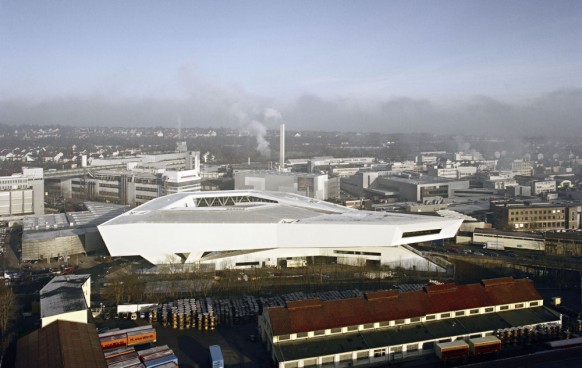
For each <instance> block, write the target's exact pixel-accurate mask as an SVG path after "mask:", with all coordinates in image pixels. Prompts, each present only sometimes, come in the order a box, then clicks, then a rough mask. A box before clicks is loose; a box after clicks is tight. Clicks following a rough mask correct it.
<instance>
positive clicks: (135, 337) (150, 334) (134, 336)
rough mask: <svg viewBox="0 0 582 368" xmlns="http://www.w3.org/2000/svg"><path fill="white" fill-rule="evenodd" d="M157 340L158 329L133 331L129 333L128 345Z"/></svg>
mask: <svg viewBox="0 0 582 368" xmlns="http://www.w3.org/2000/svg"><path fill="white" fill-rule="evenodd" d="M152 342H156V330H155V329H153V328H152V329H150V330H142V331H132V332H128V333H127V345H128V346H132V345H139V344H145V343H152Z"/></svg>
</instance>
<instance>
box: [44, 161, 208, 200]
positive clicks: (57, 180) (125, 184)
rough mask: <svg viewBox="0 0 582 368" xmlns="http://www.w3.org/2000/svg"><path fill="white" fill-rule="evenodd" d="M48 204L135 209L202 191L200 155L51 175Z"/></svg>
mask: <svg viewBox="0 0 582 368" xmlns="http://www.w3.org/2000/svg"><path fill="white" fill-rule="evenodd" d="M45 181H46V200H47V202H48V203H49V204H50V203H53V202H60V201H63V200H65V201H66V200H69V199H77V200H93V201H99V202H108V203H117V204H124V205H131V206H136V205H140V204H143V203H145V202H147V201H149V200H151V199H153V198H157V197H160V196H163V195H166V194H172V193H179V192H184V191H188V192H196V191H200V188H201V177H200V152H177V153H168V154H159V155H144V156H138V157H129V158H117V159H109V160H97V159H95V160H93V161H92V165H90V166H87V167H82V168H79V169H73V170H63V171H58V172H50V173H48V175H47V177H46V178H45Z"/></svg>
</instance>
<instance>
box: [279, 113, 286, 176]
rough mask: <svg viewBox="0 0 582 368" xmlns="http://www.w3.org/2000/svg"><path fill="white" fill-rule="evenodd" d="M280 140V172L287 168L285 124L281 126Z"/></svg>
mask: <svg viewBox="0 0 582 368" xmlns="http://www.w3.org/2000/svg"><path fill="white" fill-rule="evenodd" d="M280 128H281V132H280V138H279V139H280V140H279V171H283V169H284V168H285V124H281V127H280Z"/></svg>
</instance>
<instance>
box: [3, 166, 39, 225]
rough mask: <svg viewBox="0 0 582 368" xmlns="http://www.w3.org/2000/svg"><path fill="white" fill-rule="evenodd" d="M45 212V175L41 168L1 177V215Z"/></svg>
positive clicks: (25, 169)
mask: <svg viewBox="0 0 582 368" xmlns="http://www.w3.org/2000/svg"><path fill="white" fill-rule="evenodd" d="M33 214H34V215H42V214H44V177H43V169H41V168H23V169H22V174H14V175H12V176H4V177H0V216H19V215H33Z"/></svg>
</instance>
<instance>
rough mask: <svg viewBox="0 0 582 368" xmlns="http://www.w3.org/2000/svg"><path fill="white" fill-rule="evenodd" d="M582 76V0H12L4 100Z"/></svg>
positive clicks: (276, 93) (480, 87)
mask: <svg viewBox="0 0 582 368" xmlns="http://www.w3.org/2000/svg"><path fill="white" fill-rule="evenodd" d="M581 76H582V1H579V0H574V1H563V0H551V1H550V0H545V1H535V0H527V1H514V0H482V1H476V0H462V1H453V0H451V1H438V0H425V1H410V0H402V1H390V0H383V1H366V0H353V1H339V0H336V1H318V0H316V1H297V0H288V1H277V0H276V1H273V0H271V1H250V0H247V1H194V0H190V1H178V0H174V1H161V0H160V1H146V0H139V1H130V0H115V1H108V0H98V1H96V0H90V1H82V0H72V1H64V0H53V1H48V0H46V1H41V0H38V1H33V0H0V101H2V100H4V101H6V100H13V99H20V100H22V99H30V100H34V101H42V100H46V99H54V98H71V97H87V96H101V97H104V98H107V99H109V100H112V101H116V100H122V99H126V98H137V99H140V98H154V99H169V100H176V99H185V98H190V97H192V96H197V98H204V97H205V96H208V95H212V96H213V97H212V98H213V99H217V98H218V99H219V100H220V99H225V100H228V101H232V100H237V99H238V97H233V96H237V95H239V94H240V95H241V96H244V97H241V98H242V99H254V98H257V99H263V100H266V101H269V102H270V103H272V104H273V105H275V106H278V107H279V106H280V107H281V108H283V107H282V106H285V105H289V104H292V103H295V101H297V99H300V98H301V97H302V96H305V95H309V96H317V97H318V98H322V99H338V98H340V99H348V100H350V101H351V100H352V99H357V100H358V101H367V100H369V101H380V100H386V99H392V98H399V97H407V98H413V99H428V100H430V101H432V102H443V101H444V102H445V103H451V101H453V102H454V101H457V100H459V99H465V98H467V97H470V96H476V95H479V96H488V97H490V98H493V99H500V100H503V101H514V102H515V101H521V100H524V99H531V98H534V97H537V96H539V95H540V94H544V93H549V92H551V91H555V90H559V89H563V88H582V77H581ZM217 96H218V97H217ZM221 96H226V97H221ZM214 103H216V101H215V102H214Z"/></svg>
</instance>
